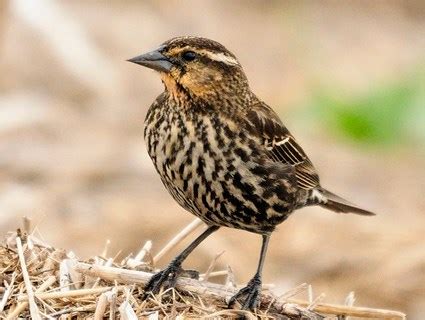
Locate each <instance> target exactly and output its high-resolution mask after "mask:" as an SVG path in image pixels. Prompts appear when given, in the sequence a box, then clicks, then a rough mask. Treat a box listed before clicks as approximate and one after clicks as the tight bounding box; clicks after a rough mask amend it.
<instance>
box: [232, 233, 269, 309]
mask: <svg viewBox="0 0 425 320" xmlns="http://www.w3.org/2000/svg"><path fill="white" fill-rule="evenodd" d="M269 239H270V235H263V244H262V246H261V253H260V261H259V263H258V267H257V272H256V273H255V275H254V277H253V278H252V279H251V280H250V281H249V282H248V284H247V286H246V287H244V288H242V289H240V290H239V291H238V292H237V293H236V294H235V295H234V296H233V297H232V298H231V299H230V301H229V307H231V306H232V305H234V304H235V302H236V301H238V302H239V303H240V304H241V305H242V309H244V310H253V309H255V308H256V307H257V305H258V302H259V298H260V294H261V273H262V270H263V265H264V260H265V258H266V252H267V246H268V244H269Z"/></svg>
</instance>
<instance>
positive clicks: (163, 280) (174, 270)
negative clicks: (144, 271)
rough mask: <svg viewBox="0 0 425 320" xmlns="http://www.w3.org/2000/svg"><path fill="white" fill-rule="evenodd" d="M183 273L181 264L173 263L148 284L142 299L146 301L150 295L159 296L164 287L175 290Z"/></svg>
mask: <svg viewBox="0 0 425 320" xmlns="http://www.w3.org/2000/svg"><path fill="white" fill-rule="evenodd" d="M181 271H182V269H181V267H180V265H179V264H175V263H171V264H170V265H169V266H168V267H166V268H165V269H164V270H161V271H159V272H158V273H155V274H154V275H153V276H152V277H151V278H150V279H149V282H148V283H147V284H146V286H145V288H144V294H143V297H142V299H143V300H145V299H146V298H147V297H148V296H149V295H150V294H157V293H158V292H159V291H160V290H161V288H162V287H164V288H165V289H168V288H173V287H174V286H175V284H176V281H177V277H178V275H179V274H180V273H181Z"/></svg>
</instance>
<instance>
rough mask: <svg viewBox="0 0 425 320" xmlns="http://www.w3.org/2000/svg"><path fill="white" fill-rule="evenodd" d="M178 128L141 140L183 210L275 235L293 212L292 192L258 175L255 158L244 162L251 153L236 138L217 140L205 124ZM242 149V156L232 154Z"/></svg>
mask: <svg viewBox="0 0 425 320" xmlns="http://www.w3.org/2000/svg"><path fill="white" fill-rule="evenodd" d="M179 123H181V122H180V121H177V122H175V123H172V124H171V125H170V122H168V123H167V124H163V125H160V126H159V128H160V130H155V131H149V130H147V131H146V135H145V139H146V143H147V147H148V152H149V155H150V157H151V158H152V161H153V163H154V165H155V167H156V170H157V171H158V173H159V175H160V176H161V180H162V182H163V183H164V185H165V187H166V188H167V190H168V191H169V192H170V194H171V195H172V196H173V198H174V199H175V200H176V201H177V202H178V203H179V204H180V205H181V206H182V207H183V208H185V209H186V210H188V211H190V212H191V213H193V214H194V215H196V216H198V217H199V218H201V219H202V220H204V221H205V222H206V223H207V224H216V225H221V226H228V227H233V228H239V229H244V230H248V231H252V232H258V233H264V232H269V231H271V230H273V228H274V227H275V225H276V224H278V223H280V222H282V221H283V220H284V219H285V218H286V217H287V216H288V214H289V213H290V212H291V211H292V210H293V208H294V205H295V202H294V197H293V192H292V191H288V190H284V189H285V188H284V186H283V185H282V184H283V183H284V182H282V181H280V180H281V179H277V178H275V179H273V178H271V177H268V173H267V170H263V171H262V172H261V173H258V174H256V173H255V168H256V166H258V164H257V163H256V162H255V160H256V159H253V160H254V161H252V159H250V160H248V161H247V159H246V157H247V156H248V158H249V155H250V154H251V153H252V152H251V151H250V150H249V148H248V147H244V146H241V145H238V138H237V137H236V138H234V139H230V138H229V137H226V136H222V137H218V135H219V132H217V131H215V130H214V128H212V126H211V124H210V123H209V122H208V123H202V124H199V123H193V122H190V121H187V120H185V121H184V123H185V127H181V126H179ZM161 127H162V130H161ZM220 139H222V140H223V141H221V140H220ZM241 148H242V149H243V148H245V149H244V154H243V155H242V154H241V151H240V150H239V152H235V150H236V149H241ZM268 180H270V181H268ZM273 188H274V189H273ZM282 190H283V193H284V195H283V194H282ZM279 192H280V194H278V193H279ZM265 194H267V195H266V197H264V195H265Z"/></svg>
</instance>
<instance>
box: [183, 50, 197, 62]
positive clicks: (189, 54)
mask: <svg viewBox="0 0 425 320" xmlns="http://www.w3.org/2000/svg"><path fill="white" fill-rule="evenodd" d="M182 58H183V59H184V60H185V61H193V60H195V58H196V53H195V52H193V51H185V52H183V54H182Z"/></svg>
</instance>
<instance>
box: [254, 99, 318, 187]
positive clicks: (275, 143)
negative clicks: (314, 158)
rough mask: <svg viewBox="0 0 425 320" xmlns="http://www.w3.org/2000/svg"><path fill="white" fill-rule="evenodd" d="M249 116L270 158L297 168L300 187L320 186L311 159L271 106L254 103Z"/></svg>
mask: <svg viewBox="0 0 425 320" xmlns="http://www.w3.org/2000/svg"><path fill="white" fill-rule="evenodd" d="M247 118H248V120H249V121H250V123H251V126H252V128H253V130H254V132H255V133H256V134H257V135H258V136H259V137H260V138H261V140H262V141H263V144H264V146H265V148H266V150H268V151H269V157H270V159H272V160H273V161H276V162H282V163H286V164H289V165H292V166H293V167H294V168H295V173H296V177H297V180H298V181H297V182H298V186H299V187H300V188H303V189H306V190H311V189H314V188H316V187H317V186H319V184H320V181H319V176H318V174H317V171H316V169H315V168H314V166H313V164H312V163H311V161H310V159H309V158H308V157H307V155H306V153H305V152H304V150H303V149H302V148H301V146H300V145H299V144H298V143H297V141H296V140H295V138H294V137H293V136H292V135H291V133H290V132H289V130H288V129H287V128H286V127H285V126H284V125H283V123H282V122H281V121H280V119H279V117H278V116H277V114H276V113H275V112H274V111H273V110H272V109H271V108H270V107H269V106H267V105H266V104H264V103H262V102H258V103H256V104H254V105H253V106H252V107H251V108H250V109H249V110H248V113H247Z"/></svg>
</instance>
